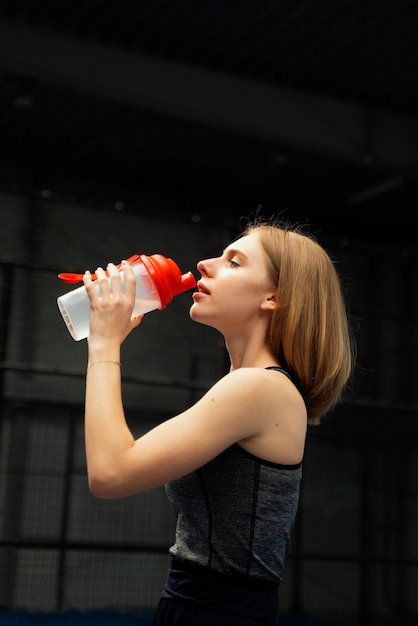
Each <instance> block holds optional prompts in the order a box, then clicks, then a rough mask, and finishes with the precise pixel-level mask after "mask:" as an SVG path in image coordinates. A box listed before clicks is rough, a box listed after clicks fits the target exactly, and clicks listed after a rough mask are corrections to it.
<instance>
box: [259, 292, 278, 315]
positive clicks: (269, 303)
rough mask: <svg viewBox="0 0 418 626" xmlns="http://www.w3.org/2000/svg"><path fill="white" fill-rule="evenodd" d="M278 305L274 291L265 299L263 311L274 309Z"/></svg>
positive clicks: (262, 306)
mask: <svg viewBox="0 0 418 626" xmlns="http://www.w3.org/2000/svg"><path fill="white" fill-rule="evenodd" d="M276 306H277V302H276V294H275V293H272V294H270V295H268V296H267V297H266V298H265V299H264V300H263V302H262V305H261V308H262V309H263V311H273V310H274V309H275V308H276Z"/></svg>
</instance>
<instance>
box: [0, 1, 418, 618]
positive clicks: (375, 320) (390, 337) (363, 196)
mask: <svg viewBox="0 0 418 626" xmlns="http://www.w3.org/2000/svg"><path fill="white" fill-rule="evenodd" d="M417 32H418V7H417V5H416V3H415V2H413V1H409V2H408V1H399V2H389V1H388V2H383V1H374V2H353V1H348V0H347V1H343V0H334V1H327V0H323V1H312V2H308V1H301V2H291V1H283V2H279V1H277V2H271V1H270V2H269V1H265V2H263V1H260V2H255V1H253V0H243V1H242V2H228V1H226V0H222V1H221V0H214V1H212V2H210V1H202V2H197V1H194V2H193V1H185V0H178V1H177V0H176V1H175V2H166V1H163V0H154V1H151V0H148V1H146V2H141V1H133V0H119V1H118V2H110V1H104V0H90V1H86V0H85V1H81V0H71V1H70V0H68V1H67V0H50V1H41V0H40V1H31V0H9V1H3V2H1V3H0V269H1V273H0V288H1V293H0V331H1V332H0V358H1V370H0V374H1V375H0V387H1V389H0V392H1V398H2V402H1V412H0V623H2V622H1V619H4V623H10V620H11V619H16V620H17V619H20V620H21V621H20V622H13V623H26V622H23V621H22V620H23V616H26V617H27V618H28V619H31V620H32V621H33V620H34V619H35V617H36V615H37V614H39V613H41V614H42V615H45V614H46V613H49V614H51V615H52V616H55V617H56V619H57V620H58V618H59V616H66V615H68V613H69V612H70V613H71V612H72V611H75V612H76V613H77V615H78V616H80V615H85V616H86V619H88V620H90V621H91V620H92V619H93V617H92V614H93V613H95V612H97V611H104V612H105V613H103V614H101V620H102V623H103V624H104V623H106V620H110V619H111V615H113V614H114V613H115V612H116V613H118V614H119V613H120V614H121V615H120V616H119V618H118V619H120V620H122V615H123V616H125V617H126V614H127V613H129V612H132V611H134V612H135V613H137V622H136V623H139V621H138V620H139V619H140V618H139V616H138V615H139V614H141V616H142V617H143V619H144V620H145V623H147V620H148V619H149V616H150V615H151V614H152V611H153V607H154V606H155V604H156V601H157V598H158V595H159V592H160V589H161V584H162V581H163V577H164V573H165V569H166V566H167V563H168V560H167V548H168V546H169V545H170V543H171V541H172V532H173V522H174V520H173V518H172V516H171V515H172V514H171V512H170V510H169V508H168V506H167V504H166V501H165V497H164V494H163V493H162V491H161V490H157V491H156V492H155V493H152V494H142V495H141V496H139V497H138V498H133V499H128V500H127V501H119V502H100V501H95V500H94V499H92V498H91V496H90V495H89V493H88V489H87V485H86V472H85V459H84V449H83V433H82V412H83V406H82V403H83V390H84V366H85V345H84V343H83V342H80V343H75V342H73V341H72V339H71V338H70V337H69V335H68V334H67V332H66V329H65V328H64V326H63V324H62V320H61V319H60V317H59V314H58V312H57V309H56V304H55V300H56V297H57V296H58V295H60V294H61V293H63V292H64V291H66V288H65V287H63V286H62V284H60V283H59V281H58V280H57V278H56V274H57V272H58V271H83V270H84V269H85V268H86V267H90V268H91V269H94V267H96V266H97V265H98V264H101V263H104V262H107V261H108V260H113V261H115V262H117V261H119V260H120V259H121V258H125V257H126V256H128V255H130V254H133V253H145V254H152V253H155V252H160V253H163V254H165V255H166V256H172V257H173V258H174V259H175V260H176V261H177V262H178V263H179V265H180V266H181V268H182V269H184V271H186V270H189V269H191V270H193V271H195V264H196V262H197V261H198V260H199V258H201V257H205V256H209V255H211V254H217V253H219V251H220V250H221V249H222V247H223V246H224V245H225V244H226V243H228V242H229V241H230V239H232V237H233V236H235V234H236V233H237V232H238V230H239V228H240V225H241V224H243V223H245V220H246V219H247V218H249V217H251V216H253V215H254V214H255V213H256V212H257V210H258V207H260V206H261V213H262V214H263V215H265V216H270V215H276V216H282V217H283V218H284V219H287V220H289V221H291V222H298V223H299V222H302V223H303V224H305V225H306V226H307V228H308V229H309V230H310V231H311V232H313V234H315V235H316V236H317V237H318V239H319V241H320V242H321V243H322V244H323V245H324V246H325V247H326V248H327V249H328V250H329V252H330V254H331V255H332V257H333V258H334V259H335V261H336V264H337V268H338V270H339V272H340V274H341V276H342V279H343V282H344V288H345V291H346V295H347V302H348V305H349V309H350V316H351V324H352V327H353V332H354V334H355V338H356V341H357V346H358V361H357V367H356V371H355V376H354V380H353V384H352V386H351V387H350V389H348V390H347V393H346V396H345V398H344V403H343V405H342V406H341V407H339V408H338V409H337V410H336V411H335V412H334V413H333V414H332V415H330V416H329V417H328V418H327V419H326V420H325V423H324V425H323V426H321V427H320V428H313V429H311V430H310V432H309V436H308V442H307V451H306V460H305V468H304V484H303V489H302V498H301V507H300V512H299V513H300V514H299V517H298V522H297V527H296V529H295V536H294V541H293V545H292V549H291V552H290V554H289V559H288V567H287V574H286V578H285V581H284V584H283V586H282V590H281V606H282V614H283V619H284V620H286V619H287V620H293V621H292V622H290V621H289V623H292V624H293V623H298V624H305V623H307V624H310V623H311V624H321V625H322V624H330V623H332V624H337V623H338V624H350V625H353V624H355V625H361V626H363V625H371V624H373V625H377V624H379V625H383V624H384V625H385V626H389V625H390V626H401V625H404V624H412V623H416V620H417V618H418V600H417V593H416V590H417V589H418V536H417V533H416V527H417V523H418V491H417V487H416V477H417V475H418V454H417V444H416V438H417V434H418V426H417V413H418V390H417V382H416V381H417V377H418V366H417V363H416V354H417V345H418V327H417V319H418V298H417V273H418V262H417V249H418V232H417V223H416V222H417V219H416V215H417V203H418V141H417V140H418V87H417V85H418V45H417ZM195 274H196V272H195ZM189 299H190V295H189V294H183V295H181V296H178V298H176V299H175V301H173V303H172V304H170V306H169V307H168V308H167V310H166V311H164V313H155V314H154V313H153V314H150V315H149V316H147V319H146V320H144V323H143V326H144V330H143V329H142V326H141V333H139V334H138V335H135V337H133V338H132V340H131V341H130V342H129V343H128V344H127V345H126V346H124V352H123V363H124V368H123V377H124V378H123V380H124V394H125V401H126V407H127V414H128V418H129V420H130V421H131V423H132V428H133V430H134V431H135V432H137V433H138V434H140V433H141V432H143V430H144V429H146V428H149V427H152V425H154V424H155V423H157V422H158V421H160V420H162V419H166V418H167V417H168V416H169V415H171V414H173V412H176V411H180V410H182V409H183V408H185V407H186V406H187V405H188V404H189V403H190V401H193V400H194V399H196V398H197V397H198V396H199V395H200V394H201V393H202V392H203V390H204V389H206V388H207V386H208V385H209V384H211V382H213V381H214V380H215V379H216V378H218V377H219V376H220V375H222V374H223V372H224V370H225V367H226V361H225V353H224V347H223V345H222V343H221V342H220V340H219V338H218V337H217V336H216V335H215V334H213V333H211V332H210V330H209V329H204V328H198V327H196V325H193V324H192V323H191V322H190V320H189V319H188V316H187V315H186V314H185V313H187V308H188V305H189ZM142 331H143V332H142ZM1 609H3V610H1ZM74 619H75V618H74ZM80 619H81V617H80ZM7 620H9V621H7ZM73 623H76V622H74V621H73ZM109 623H110V622H109ZM120 623H122V622H120ZM286 623H287V622H286Z"/></svg>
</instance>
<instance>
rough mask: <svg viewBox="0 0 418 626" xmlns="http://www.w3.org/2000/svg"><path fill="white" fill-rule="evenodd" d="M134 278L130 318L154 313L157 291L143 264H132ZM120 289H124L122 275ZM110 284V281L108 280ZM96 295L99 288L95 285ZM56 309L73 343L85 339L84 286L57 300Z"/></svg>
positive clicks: (86, 306) (158, 304) (87, 313)
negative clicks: (132, 304)
mask: <svg viewBox="0 0 418 626" xmlns="http://www.w3.org/2000/svg"><path fill="white" fill-rule="evenodd" d="M132 268H133V270H134V274H135V276H136V293H135V306H134V308H133V311H132V317H136V316H137V315H142V314H144V313H148V312H149V311H154V310H155V309H158V308H160V307H161V299H160V296H159V293H158V290H157V288H156V286H155V284H154V282H153V280H152V278H151V276H150V275H149V273H148V271H147V269H146V268H145V266H144V265H143V263H141V262H139V263H133V264H132ZM121 279H122V287H123V288H124V280H123V275H122V276H121ZM109 284H110V280H109ZM95 289H96V291H97V293H100V287H99V285H98V284H96V285H95ZM57 304H58V308H59V310H60V313H61V315H62V317H63V319H64V322H65V323H66V325H67V328H68V331H69V333H70V334H71V336H72V338H73V339H74V340H75V341H80V340H81V339H85V338H86V337H88V334H89V317H90V300H89V297H88V295H87V291H86V288H85V287H84V285H83V286H82V287H78V288H77V289H73V290H72V291H70V292H68V293H66V294H64V295H62V296H60V297H59V298H57Z"/></svg>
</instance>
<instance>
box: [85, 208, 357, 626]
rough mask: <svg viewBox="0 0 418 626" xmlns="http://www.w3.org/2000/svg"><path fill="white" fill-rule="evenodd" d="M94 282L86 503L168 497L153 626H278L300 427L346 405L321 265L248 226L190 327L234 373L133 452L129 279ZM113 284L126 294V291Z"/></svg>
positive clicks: (338, 341)
mask: <svg viewBox="0 0 418 626" xmlns="http://www.w3.org/2000/svg"><path fill="white" fill-rule="evenodd" d="M107 269H108V272H109V275H110V283H111V287H109V285H108V281H107V277H106V275H105V272H104V271H103V270H102V269H100V268H99V269H98V270H97V271H96V274H97V280H98V282H99V285H100V292H101V295H100V297H99V296H98V294H97V293H96V291H95V289H94V288H93V282H92V279H91V275H90V273H89V272H86V274H85V276H84V284H85V286H86V289H87V292H88V294H89V298H90V303H91V312H90V333H89V338H88V349H89V363H88V369H87V383H86V404H85V437H86V454H87V467H88V477H89V485H90V489H91V492H92V493H93V494H94V495H95V496H97V497H101V498H120V497H124V496H128V495H132V494H136V493H139V492H142V491H145V490H148V489H152V488H153V487H157V486H161V485H166V490H167V494H168V497H169V499H170V501H171V502H172V504H173V506H174V510H175V512H176V514H177V529H176V541H175V544H174V546H172V548H171V549H170V552H171V556H172V567H171V569H170V570H169V573H168V576H167V580H166V583H165V586H164V590H163V592H162V596H161V599H160V603H159V606H158V609H157V613H156V616H155V620H154V624H155V626H162V625H170V626H174V625H177V624H179V625H180V624H181V625H190V626H199V625H200V626H206V625H211V626H213V625H219V626H224V625H225V626H250V625H252V624H254V625H255V624H260V623H262V624H270V625H273V624H274V625H275V624H278V588H279V584H280V580H281V579H282V576H283V570H284V560H285V556H286V553H287V551H288V547H289V542H290V536H291V531H292V528H293V524H294V519H295V515H296V509H297V504H298V497H299V485H300V480H301V468H302V459H303V453H304V446H305V436H306V428H307V424H308V423H311V424H318V423H319V421H320V418H321V416H322V415H324V413H326V412H327V411H329V410H330V409H331V408H332V407H333V406H334V405H335V404H336V403H337V402H338V401H339V399H340V398H341V394H342V392H343V390H344V387H345V385H346V383H347V381H348V379H349V377H350V373H351V369H352V360H353V359H352V344H351V340H350V332H349V326H348V320H347V315H346V309H345V304H344V300H343V296H342V292H341V286H340V281H339V278H338V276H337V273H336V271H335V268H334V266H333V263H332V261H331V260H330V258H329V256H328V255H327V253H326V252H325V251H324V250H323V248H322V247H321V246H320V245H319V244H318V243H317V242H316V241H315V240H314V239H313V238H312V237H311V236H310V235H308V234H305V233H303V232H302V230H301V229H298V228H293V229H292V228H290V226H287V225H284V224H279V223H278V222H274V223H267V222H264V221H262V220H257V221H255V222H254V223H252V224H250V225H249V226H248V227H247V229H246V230H245V232H243V233H242V235H241V236H240V237H239V238H238V239H237V240H235V241H234V242H233V243H232V244H230V245H229V246H228V247H227V248H226V249H225V250H224V251H223V253H222V255H221V256H219V257H217V258H212V259H207V260H205V261H200V262H199V263H198V265H197V269H198V271H199V272H200V274H201V278H200V280H199V281H198V283H197V291H196V292H195V293H194V294H193V304H192V306H191V309H190V316H191V318H192V319H193V320H195V321H196V322H200V323H202V324H206V325H209V326H211V327H213V328H215V329H217V330H218V331H219V332H220V333H221V334H222V335H223V337H224V339H225V344H226V348H227V350H228V353H229V358H230V363H231V366H230V370H229V372H228V373H227V374H226V375H225V376H224V377H223V378H221V379H220V380H219V381H218V382H217V383H216V384H215V385H214V386H213V387H212V388H211V389H210V390H209V391H208V392H207V393H206V394H205V395H204V396H203V397H202V398H201V399H200V400H199V401H198V402H196V404H194V405H193V406H192V407H190V408H189V409H187V410H186V411H184V412H183V413H181V414H179V415H176V416H175V417H173V418H171V419H169V420H167V421H165V422H163V423H162V424H160V425H158V426H157V427H156V428H153V429H152V430H151V431H149V432H148V433H146V434H145V435H144V436H142V437H140V438H139V439H137V440H134V437H133V436H132V433H131V432H130V430H129V429H128V426H127V424H126V421H125V416H124V410H123V405H122V398H121V375H120V367H119V366H120V346H121V344H122V342H123V341H124V339H125V338H126V336H127V335H128V334H129V333H130V332H131V331H132V330H133V329H134V328H135V327H137V326H138V325H139V323H140V322H141V319H140V318H137V319H131V313H132V309H133V305H134V299H135V277H134V274H133V271H132V268H131V267H130V266H129V265H128V264H126V263H123V264H122V266H121V269H120V270H118V269H117V268H116V267H115V266H114V265H112V264H110V265H109V266H108V268H107ZM121 273H122V274H123V275H124V277H125V281H126V289H125V291H124V292H123V291H122V286H121Z"/></svg>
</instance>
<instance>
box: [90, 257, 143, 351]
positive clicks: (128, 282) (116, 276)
mask: <svg viewBox="0 0 418 626" xmlns="http://www.w3.org/2000/svg"><path fill="white" fill-rule="evenodd" d="M107 272H108V276H107V275H106V273H105V271H104V270H103V269H102V268H100V267H99V268H97V270H96V276H97V279H96V280H94V281H93V280H92V278H91V274H90V272H89V271H87V272H86V273H85V274H84V277H83V282H84V286H85V288H86V291H87V294H88V297H89V300H90V328H89V337H88V342H89V348H90V347H91V346H92V345H93V344H95V345H97V344H99V345H100V346H101V347H104V344H108V343H109V344H118V345H120V344H121V343H122V342H123V341H124V340H125V338H126V337H127V335H128V334H129V333H130V332H131V331H132V330H133V329H134V328H136V327H137V326H138V325H139V324H140V323H141V320H142V317H143V316H142V315H140V316H138V317H135V318H132V311H133V308H134V305H135V292H136V277H135V274H134V271H133V269H132V267H131V266H130V265H129V264H128V263H126V262H123V261H122V264H121V267H120V270H119V269H118V268H117V267H116V266H115V265H114V264H113V263H109V265H108V266H107ZM109 279H110V281H109ZM122 279H123V280H124V282H125V288H124V287H123V281H122ZM109 282H110V285H109ZM97 288H99V289H97Z"/></svg>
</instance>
